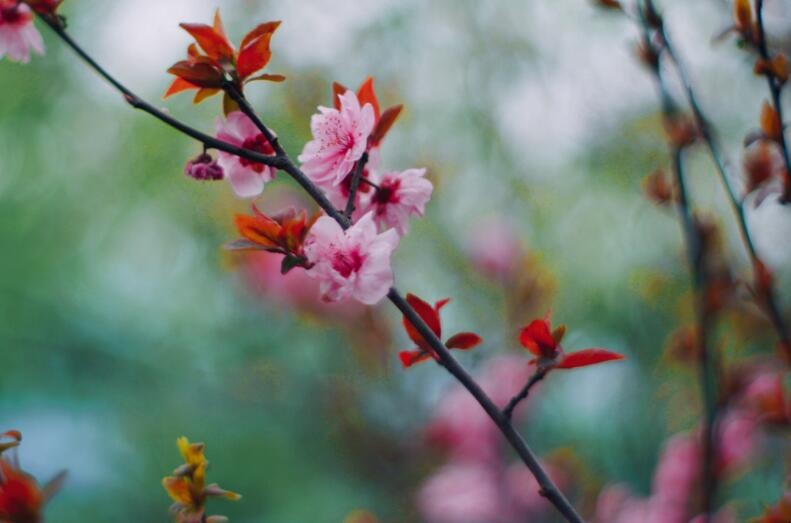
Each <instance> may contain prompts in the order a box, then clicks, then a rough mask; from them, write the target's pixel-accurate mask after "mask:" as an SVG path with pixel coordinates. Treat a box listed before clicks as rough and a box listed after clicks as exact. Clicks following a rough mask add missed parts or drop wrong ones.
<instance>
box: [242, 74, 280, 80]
mask: <svg viewBox="0 0 791 523" xmlns="http://www.w3.org/2000/svg"><path fill="white" fill-rule="evenodd" d="M285 80H286V77H285V76H283V75H282V74H267V73H264V74H259V75H258V76H254V77H252V78H248V79H247V80H246V81H247V82H258V81H267V82H284V81H285Z"/></svg>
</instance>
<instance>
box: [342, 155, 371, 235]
mask: <svg viewBox="0 0 791 523" xmlns="http://www.w3.org/2000/svg"><path fill="white" fill-rule="evenodd" d="M367 163H368V151H365V152H364V153H363V155H362V156H361V157H360V159H359V160H357V164H356V165H355V167H354V171H353V172H352V182H351V185H350V186H349V199H348V200H347V201H346V209H345V210H344V212H343V214H345V215H346V217H347V218H349V219H350V220H351V219H352V214H354V199H355V197H356V196H357V189H359V188H360V181H361V180H362V178H363V170H365V164H367Z"/></svg>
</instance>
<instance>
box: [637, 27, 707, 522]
mask: <svg viewBox="0 0 791 523" xmlns="http://www.w3.org/2000/svg"><path fill="white" fill-rule="evenodd" d="M641 26H642V27H641V31H642V39H643V45H645V46H647V48H648V49H651V51H652V52H654V53H656V56H657V57H658V58H661V54H662V51H663V50H664V51H665V52H668V50H667V47H664V48H659V49H657V48H656V47H655V46H654V44H653V43H652V42H651V28H650V26H649V24H648V23H647V22H646V20H645V18H644V17H641ZM660 27H661V24H660ZM661 30H662V29H659V31H661ZM669 54H670V53H669V52H668V55H669ZM651 72H652V73H653V77H654V80H655V82H656V86H657V90H658V92H659V95H660V101H661V105H662V115H663V118H664V119H665V122H666V125H672V122H673V120H674V119H675V118H676V117H677V115H678V108H677V106H676V103H675V101H674V99H673V97H672V96H671V94H670V90H669V89H668V86H667V83H666V81H665V78H664V76H663V74H662V69H661V66H660V64H659V60H657V62H656V63H655V66H654V67H653V68H652V70H651ZM704 136H705V131H704ZM668 143H669V146H670V156H671V159H672V165H673V174H674V177H675V182H676V187H677V190H678V197H677V199H676V207H677V210H678V214H679V221H680V223H681V226H682V230H683V233H684V242H685V244H686V251H687V261H688V264H689V271H690V275H691V277H692V285H693V290H694V295H695V297H694V300H695V316H696V323H697V335H698V340H697V342H698V343H697V344H698V353H699V354H698V356H699V365H698V369H699V372H700V386H701V396H702V397H703V404H704V415H703V463H702V468H701V473H702V478H703V491H702V492H703V499H702V509H703V514H704V522H708V520H709V514H711V513H712V508H713V504H714V499H715V497H716V494H717V475H716V470H715V456H716V447H717V445H716V423H717V417H718V413H717V407H718V405H717V385H716V372H715V369H716V365H715V361H714V354H713V351H712V350H711V348H710V347H709V331H710V329H711V317H710V313H709V310H708V305H707V288H708V281H707V280H708V277H707V269H706V263H705V261H706V260H705V254H706V253H705V247H704V245H703V240H702V238H701V233H700V229H699V227H698V225H697V224H696V223H695V219H694V217H693V214H692V208H691V203H690V200H689V194H688V190H687V184H686V177H685V176H684V164H683V147H684V146H683V145H680V144H677V143H673V142H672V140H669V141H668Z"/></svg>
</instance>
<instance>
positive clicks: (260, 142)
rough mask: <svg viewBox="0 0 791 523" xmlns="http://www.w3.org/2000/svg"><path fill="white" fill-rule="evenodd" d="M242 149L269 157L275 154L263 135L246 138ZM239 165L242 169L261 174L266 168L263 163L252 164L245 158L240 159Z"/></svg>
mask: <svg viewBox="0 0 791 523" xmlns="http://www.w3.org/2000/svg"><path fill="white" fill-rule="evenodd" d="M242 148H244V149H248V150H250V151H255V152H257V153H261V154H265V155H267V156H271V155H272V154H274V153H275V150H274V149H272V146H271V145H269V141H268V140H267V139H266V137H265V136H264V135H263V133H259V134H257V135H255V136H254V137H250V138H247V139H246V140H245V141H244V143H242ZM239 163H240V164H242V165H243V166H244V167H251V168H252V169H253V170H254V171H255V172H257V173H261V172H263V170H264V169H265V168H266V165H264V164H263V163H258V162H253V161H251V160H248V159H247V158H241V157H240V158H239Z"/></svg>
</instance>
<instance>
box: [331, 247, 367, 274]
mask: <svg viewBox="0 0 791 523" xmlns="http://www.w3.org/2000/svg"><path fill="white" fill-rule="evenodd" d="M364 259H365V258H363V256H362V254H360V252H359V251H358V250H356V249H355V250H353V251H349V252H340V251H339V252H336V253H335V256H334V257H333V258H332V268H333V269H335V270H336V271H338V273H339V274H340V275H341V276H343V277H344V278H348V277H349V276H350V275H351V274H352V273H353V272H357V271H359V270H360V267H362V265H363V261H364Z"/></svg>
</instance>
